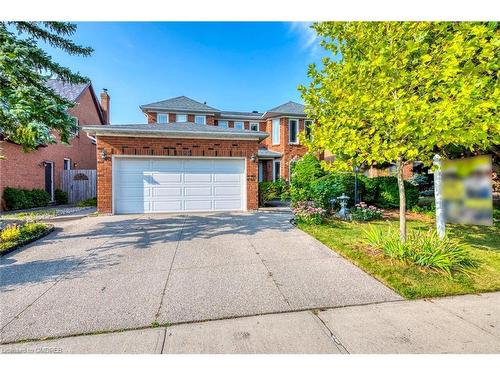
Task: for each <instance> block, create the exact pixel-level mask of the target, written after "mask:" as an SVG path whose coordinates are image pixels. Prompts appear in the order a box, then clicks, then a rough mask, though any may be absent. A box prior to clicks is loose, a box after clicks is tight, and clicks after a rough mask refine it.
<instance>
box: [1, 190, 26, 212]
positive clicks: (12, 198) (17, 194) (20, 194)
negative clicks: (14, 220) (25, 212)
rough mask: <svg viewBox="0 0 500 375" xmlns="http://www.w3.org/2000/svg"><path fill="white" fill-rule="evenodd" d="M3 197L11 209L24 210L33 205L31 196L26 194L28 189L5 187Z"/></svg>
mask: <svg viewBox="0 0 500 375" xmlns="http://www.w3.org/2000/svg"><path fill="white" fill-rule="evenodd" d="M3 199H4V200H5V204H6V205H7V209H9V210H22V209H25V208H29V207H32V202H31V197H28V196H27V195H26V190H21V189H14V188H11V187H7V188H5V190H4V191H3Z"/></svg>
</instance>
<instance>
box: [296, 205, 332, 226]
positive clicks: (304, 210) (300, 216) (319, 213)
mask: <svg viewBox="0 0 500 375" xmlns="http://www.w3.org/2000/svg"><path fill="white" fill-rule="evenodd" d="M292 211H293V213H294V214H295V219H296V220H297V221H298V222H302V223H306V224H321V223H322V222H323V219H324V217H325V215H326V210H325V209H324V208H321V207H316V204H315V203H314V202H310V201H300V202H297V203H295V204H294V205H293V207H292Z"/></svg>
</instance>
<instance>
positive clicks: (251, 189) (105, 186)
mask: <svg viewBox="0 0 500 375" xmlns="http://www.w3.org/2000/svg"><path fill="white" fill-rule="evenodd" d="M103 149H104V150H106V153H107V155H108V157H107V159H106V160H105V161H103V160H98V161H97V209H98V211H99V212H103V213H112V212H113V207H112V204H113V203H112V202H113V199H112V167H113V166H112V155H151V156H186V157H215V158H217V157H240V158H241V157H243V158H245V159H246V170H247V176H246V179H247V180H246V186H247V209H248V210H256V209H257V208H258V206H259V202H258V163H257V161H252V160H251V157H252V155H255V154H256V153H257V150H258V142H257V141H249V140H245V141H242V140H209V139H171V138H137V137H109V136H99V137H97V152H98V154H100V153H101V151H102V150H103Z"/></svg>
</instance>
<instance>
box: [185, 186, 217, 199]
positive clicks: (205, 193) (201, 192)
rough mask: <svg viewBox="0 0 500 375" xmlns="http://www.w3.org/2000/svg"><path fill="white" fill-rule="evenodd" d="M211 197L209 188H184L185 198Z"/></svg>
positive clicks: (210, 188)
mask: <svg viewBox="0 0 500 375" xmlns="http://www.w3.org/2000/svg"><path fill="white" fill-rule="evenodd" d="M211 195H212V187H211V186H200V187H186V188H184V196H185V197H210V196H211Z"/></svg>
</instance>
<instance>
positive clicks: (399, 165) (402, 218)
mask: <svg viewBox="0 0 500 375" xmlns="http://www.w3.org/2000/svg"><path fill="white" fill-rule="evenodd" d="M403 168H404V163H403V160H402V158H401V157H399V158H398V160H397V162H396V171H397V175H398V188H399V238H400V240H401V242H402V243H405V242H406V193H405V184H404V179H403Z"/></svg>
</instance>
